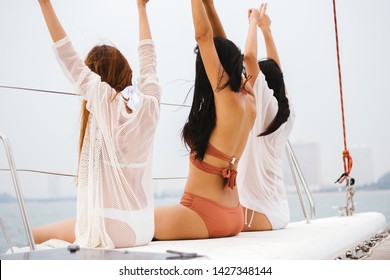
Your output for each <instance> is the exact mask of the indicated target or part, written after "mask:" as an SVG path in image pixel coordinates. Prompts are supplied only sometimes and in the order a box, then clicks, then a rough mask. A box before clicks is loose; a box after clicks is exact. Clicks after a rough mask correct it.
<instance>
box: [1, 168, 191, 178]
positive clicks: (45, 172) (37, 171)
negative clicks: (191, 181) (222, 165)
mask: <svg viewBox="0 0 390 280" xmlns="http://www.w3.org/2000/svg"><path fill="white" fill-rule="evenodd" d="M10 170H11V169H9V168H0V171H10ZM16 171H18V172H31V173H39V174H47V175H55V176H63V177H76V175H74V174H66V173H57V172H50V171H42V170H34V169H16ZM182 179H187V177H153V180H182Z"/></svg>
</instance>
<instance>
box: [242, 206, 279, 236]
mask: <svg viewBox="0 0 390 280" xmlns="http://www.w3.org/2000/svg"><path fill="white" fill-rule="evenodd" d="M242 209H243V210H244V216H245V210H246V208H245V207H242ZM247 211H248V212H247V214H246V216H247V218H246V219H247V220H246V221H245V225H244V228H243V229H242V231H264V230H272V225H271V223H270V221H269V220H268V218H267V216H266V215H264V214H261V213H259V212H254V215H253V220H252V223H251V226H250V227H248V224H249V221H250V220H251V218H252V213H253V211H252V210H251V209H248V210H247ZM247 223H248V224H247Z"/></svg>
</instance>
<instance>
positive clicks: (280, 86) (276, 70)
mask: <svg viewBox="0 0 390 280" xmlns="http://www.w3.org/2000/svg"><path fill="white" fill-rule="evenodd" d="M259 66H260V70H261V72H263V74H264V76H265V80H266V81H267V84H268V87H269V88H270V89H272V90H273V91H274V96H275V98H276V100H277V101H278V112H277V113H276V116H275V117H274V119H273V120H272V122H271V123H270V125H269V126H268V127H267V129H266V130H265V131H264V132H262V133H260V134H259V135H258V136H265V135H268V134H271V133H273V132H275V131H276V130H277V129H278V128H279V127H280V126H281V125H282V124H283V123H285V122H286V121H287V120H288V117H289V116H290V106H289V104H288V99H287V96H286V88H285V85H284V79H283V73H282V70H281V69H280V67H279V65H278V64H277V63H276V61H275V60H273V59H266V60H261V61H259Z"/></svg>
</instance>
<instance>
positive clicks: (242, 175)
mask: <svg viewBox="0 0 390 280" xmlns="http://www.w3.org/2000/svg"><path fill="white" fill-rule="evenodd" d="M253 89H254V93H255V97H256V110H257V115H256V120H255V123H254V125H253V128H252V131H251V132H250V134H249V136H248V140H247V143H246V146H245V150H244V153H243V154H242V156H241V159H240V163H239V165H238V175H237V189H238V192H239V196H240V201H241V205H243V206H244V207H246V208H249V209H252V210H254V211H256V212H259V213H262V214H265V215H266V216H267V218H268V220H269V221H270V223H271V225H272V229H280V228H283V227H285V226H286V225H287V223H288V222H289V220H290V211H289V207H288V201H287V193H286V189H285V185H284V181H283V169H282V158H283V153H284V151H285V146H286V143H287V140H288V136H289V134H290V132H291V129H292V126H293V122H294V118H295V113H294V109H293V106H292V104H291V101H290V99H289V105H290V117H289V118H288V120H287V122H285V123H284V124H282V125H281V126H280V127H279V129H278V130H277V131H275V132H274V133H271V134H269V135H266V136H261V137H258V136H257V135H259V134H260V133H261V132H264V131H265V130H266V129H267V127H268V126H269V124H270V123H271V122H272V120H273V119H274V117H275V115H276V113H277V111H278V102H277V100H276V98H275V97H274V96H273V91H272V90H271V89H269V88H268V84H267V82H266V80H265V77H264V74H263V73H262V72H260V73H259V75H258V76H257V79H256V81H255V84H254V86H253ZM250 216H251V215H250ZM245 218H246V219H245V220H246V221H245V222H246V223H248V224H249V222H250V217H245Z"/></svg>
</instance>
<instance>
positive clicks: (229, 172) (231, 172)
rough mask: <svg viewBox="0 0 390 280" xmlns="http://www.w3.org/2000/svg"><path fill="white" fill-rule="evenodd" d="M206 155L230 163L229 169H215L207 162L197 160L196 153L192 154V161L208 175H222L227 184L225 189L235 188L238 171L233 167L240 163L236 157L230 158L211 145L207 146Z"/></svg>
mask: <svg viewBox="0 0 390 280" xmlns="http://www.w3.org/2000/svg"><path fill="white" fill-rule="evenodd" d="M206 154H208V155H210V156H213V157H215V158H218V159H221V160H224V161H226V162H228V163H229V167H227V168H219V167H215V166H213V165H211V164H209V163H207V162H204V161H203V160H200V159H195V152H191V154H190V159H191V162H192V164H193V165H195V166H196V167H197V168H199V169H200V170H202V171H205V172H207V173H211V174H215V175H220V176H222V177H223V178H224V180H225V181H224V182H225V186H224V187H225V188H226V187H229V188H231V189H233V188H234V186H235V185H236V177H237V169H235V168H234V167H233V164H236V163H238V159H237V158H235V157H230V156H228V155H226V154H224V153H223V152H221V151H219V150H218V149H217V148H215V147H214V146H213V145H211V144H210V143H209V144H208V146H207V149H206Z"/></svg>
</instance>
